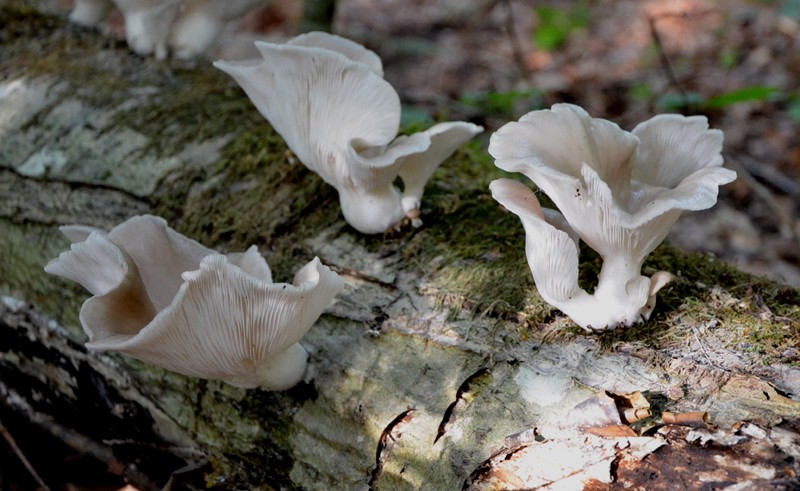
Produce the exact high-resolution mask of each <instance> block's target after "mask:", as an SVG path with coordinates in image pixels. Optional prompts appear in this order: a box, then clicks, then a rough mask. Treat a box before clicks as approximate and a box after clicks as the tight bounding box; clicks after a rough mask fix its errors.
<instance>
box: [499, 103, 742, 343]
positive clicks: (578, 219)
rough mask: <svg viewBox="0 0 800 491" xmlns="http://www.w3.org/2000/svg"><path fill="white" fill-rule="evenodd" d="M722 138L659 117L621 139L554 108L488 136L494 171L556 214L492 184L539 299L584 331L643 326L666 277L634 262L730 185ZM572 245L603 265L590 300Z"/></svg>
mask: <svg viewBox="0 0 800 491" xmlns="http://www.w3.org/2000/svg"><path fill="white" fill-rule="evenodd" d="M721 151H722V132H721V131H719V130H714V129H709V127H708V121H707V120H706V118H705V117H703V116H692V117H684V116H679V115H674V114H672V115H659V116H655V117H653V118H651V119H650V120H648V121H645V122H644V123H641V124H639V125H638V126H636V128H634V129H633V131H632V132H630V133H629V132H626V131H623V130H622V129H620V128H619V126H617V125H616V124H614V123H612V122H610V121H606V120H604V119H594V118H591V117H590V116H589V114H588V113H586V111H584V110H583V109H582V108H580V107H578V106H574V105H570V104H556V105H554V106H553V107H552V108H551V109H545V110H540V111H533V112H530V113H528V114H526V115H525V116H523V117H522V118H521V119H520V120H519V121H518V122H511V123H508V124H506V125H505V126H503V127H501V128H500V129H499V130H497V132H495V133H494V134H493V135H492V137H491V140H490V143H489V153H490V154H491V155H492V156H493V157H494V158H495V159H496V161H495V164H496V165H497V166H498V167H499V168H501V169H503V170H506V171H509V172H521V173H522V174H524V175H525V176H527V177H528V178H529V179H530V180H532V181H533V182H534V183H536V185H537V186H538V187H539V189H541V190H542V191H543V192H544V193H545V194H547V196H548V197H549V198H550V199H551V200H552V201H553V203H555V205H556V206H557V207H558V209H559V211H560V213H559V212H557V211H555V210H544V209H542V207H541V206H540V205H539V202H538V200H537V199H536V196H535V195H534V193H533V192H532V191H531V190H530V189H528V187H527V186H525V185H523V184H521V183H519V182H516V181H512V180H509V179H499V180H495V181H493V182H492V183H491V186H490V188H491V191H492V196H493V197H494V198H495V200H497V201H498V202H499V203H500V204H502V205H503V206H504V207H506V208H507V209H508V210H509V211H511V212H513V213H515V214H517V215H519V217H520V219H521V220H522V224H523V227H524V229H525V236H526V255H527V258H528V264H529V266H530V268H531V272H532V273H533V277H534V281H535V282H536V287H537V289H538V290H539V293H540V294H541V296H542V298H543V299H544V300H545V301H546V302H548V303H550V304H551V305H553V306H555V307H557V308H559V309H560V310H562V311H563V312H564V313H566V314H567V315H568V316H569V317H570V318H572V320H573V321H575V322H576V323H577V324H578V325H580V326H581V327H583V328H584V329H586V330H590V331H591V330H595V331H596V330H605V329H613V328H615V327H617V326H630V325H632V324H634V323H637V322H641V321H644V320H646V319H648V318H649V317H650V314H651V313H652V311H653V308H654V307H655V302H656V298H655V297H656V293H657V292H658V290H659V289H661V288H662V287H663V286H664V285H665V284H667V283H668V282H669V281H670V279H671V275H670V274H669V273H668V272H665V271H660V272H658V273H655V274H654V275H653V276H652V277H650V278H648V277H646V276H643V275H642V274H641V268H642V263H643V262H644V260H645V258H646V257H647V255H648V254H650V252H652V251H653V250H654V249H655V248H656V246H658V245H659V244H660V243H661V241H662V240H664V238H665V237H666V235H667V233H668V232H669V230H670V228H671V227H672V225H673V224H674V223H675V221H676V220H677V219H678V217H679V216H680V214H681V212H682V211H684V210H703V209H706V208H710V207H711V206H713V205H714V203H715V202H716V200H717V193H718V188H719V186H720V185H723V184H727V183H729V182H731V181H733V180H734V179H735V178H736V173H735V172H733V171H731V170H728V169H724V168H723V167H722V155H721ZM579 239H580V240H582V241H583V242H585V243H586V244H587V245H588V246H589V247H591V248H592V249H594V250H595V251H597V252H598V253H599V254H600V256H601V257H602V259H603V265H602V268H601V270H600V273H599V277H598V284H597V287H596V288H595V290H594V292H593V293H592V294H589V293H588V292H586V290H584V289H583V288H581V287H580V286H579V285H578V244H579V242H578V241H579Z"/></svg>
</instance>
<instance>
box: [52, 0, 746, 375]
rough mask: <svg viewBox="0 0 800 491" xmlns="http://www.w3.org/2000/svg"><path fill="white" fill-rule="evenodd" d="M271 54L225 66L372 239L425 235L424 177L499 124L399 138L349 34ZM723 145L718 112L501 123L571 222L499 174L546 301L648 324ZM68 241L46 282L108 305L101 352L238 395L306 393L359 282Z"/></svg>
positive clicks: (513, 159)
mask: <svg viewBox="0 0 800 491" xmlns="http://www.w3.org/2000/svg"><path fill="white" fill-rule="evenodd" d="M115 2H116V3H117V4H118V5H121V4H123V3H125V2H123V1H121V0H115ZM98 3H99V2H96V1H92V2H88V1H84V2H79V3H78V5H79V6H80V5H81V4H85V5H88V4H92V5H97V4H98ZM139 3H141V2H139ZM153 3H158V2H153ZM198 3H202V2H198ZM209 3H212V2H209ZM220 3H221V2H220ZM76 12H77V10H76ZM73 15H75V14H73ZM126 19H127V18H126ZM256 47H257V48H258V51H259V52H260V54H261V59H257V60H252V61H245V62H226V61H217V62H215V63H214V65H215V66H216V67H217V68H219V69H221V70H223V71H225V72H226V73H228V74H230V75H231V76H232V77H233V78H234V79H235V80H236V82H238V83H239V85H241V87H242V88H243V89H244V91H245V93H246V94H247V95H248V96H249V97H250V99H251V100H252V102H253V103H254V104H255V106H256V107H257V108H258V110H259V112H260V113H261V114H262V115H263V116H264V117H265V118H266V119H267V120H268V121H269V123H270V124H271V125H272V126H273V127H274V129H275V130H276V131H277V132H278V133H279V134H280V135H281V136H282V137H283V138H284V140H285V141H286V143H287V145H288V146H289V148H290V149H291V151H292V152H294V154H295V155H296V156H297V158H298V159H299V160H300V161H301V162H302V163H303V164H304V165H305V166H306V167H308V168H309V169H311V170H313V171H314V172H316V173H318V174H319V175H320V177H322V179H323V180H325V182H327V183H328V184H330V185H331V186H333V187H334V188H336V190H337V192H338V194H339V200H340V204H341V209H342V214H343V215H344V218H345V220H346V221H347V223H349V224H350V225H351V226H352V227H353V228H355V229H356V230H358V231H359V232H362V233H365V234H378V233H383V232H385V231H387V230H389V229H391V228H393V227H395V226H396V225H397V224H398V222H400V221H402V220H403V219H406V218H410V219H411V221H412V224H413V225H414V226H421V221H420V220H419V208H420V201H421V199H422V195H423V190H424V187H425V184H426V182H427V181H428V179H429V178H430V177H431V175H432V174H433V172H434V171H435V170H436V168H437V167H438V166H439V165H440V164H441V163H442V161H444V160H445V159H446V158H447V157H449V156H450V155H451V154H452V152H454V151H455V149H456V148H458V147H459V146H460V145H461V144H463V143H464V142H466V141H467V140H469V139H470V138H472V137H473V136H475V135H476V134H478V133H480V132H481V131H483V128H481V127H480V126H476V125H474V124H471V123H466V122H447V123H440V124H437V125H434V126H433V127H431V128H430V129H428V130H426V131H423V132H419V133H416V134H412V135H410V136H400V137H398V136H397V133H398V130H399V125H400V100H399V97H398V95H397V93H396V92H395V91H394V89H393V88H392V87H391V85H389V84H388V83H387V82H386V81H385V80H384V79H383V77H382V74H383V69H382V64H381V60H380V58H379V57H378V56H377V55H376V54H375V53H373V52H372V51H370V50H368V49H366V48H364V47H363V46H361V45H359V44H357V43H355V42H353V41H350V40H347V39H345V38H342V37H339V36H335V35H331V34H325V33H320V32H314V33H308V34H303V35H301V36H298V37H296V38H294V39H292V40H290V41H289V42H287V43H285V44H270V43H265V42H257V43H256ZM331 121H335V122H336V124H330V122H331ZM721 150H722V133H721V132H720V131H719V130H713V129H709V128H708V123H707V120H706V118H705V117H702V116H693V117H683V116H678V115H659V116H656V117H654V118H652V119H650V120H648V121H646V122H644V123H641V124H640V125H638V126H637V127H636V128H635V129H634V130H633V131H632V132H626V131H623V130H622V129H620V128H619V126H617V125H616V124H614V123H612V122H609V121H606V120H603V119H596V118H591V117H590V116H589V115H588V114H587V113H586V112H585V111H584V110H583V109H581V108H580V107H577V106H574V105H569V104H556V105H554V106H553V107H552V108H551V109H546V110H539V111H532V112H530V113H528V114H526V115H525V116H523V117H522V118H521V119H520V120H519V121H518V122H511V123H508V124H506V125H505V126H503V127H501V128H500V129H499V130H497V132H495V133H494V134H493V135H492V136H491V140H490V144H489V153H490V154H491V155H492V156H493V157H494V158H495V159H496V165H497V166H498V167H499V168H501V169H503V170H506V171H509V172H519V173H522V174H524V175H525V176H527V177H528V178H529V179H530V180H532V181H533V182H534V183H535V184H536V185H537V186H538V188H539V189H540V190H541V191H543V192H544V193H545V194H547V195H548V196H549V197H550V199H551V200H552V201H553V203H555V205H556V206H557V207H558V209H559V210H560V211H556V210H549V209H543V208H542V207H541V206H540V204H539V202H538V200H537V199H536V196H535V195H534V193H533V191H531V189H529V188H528V186H526V185H524V184H522V183H521V182H519V181H517V180H511V179H498V180H495V181H493V182H492V183H491V185H490V189H491V192H492V196H493V197H494V198H495V200H497V201H498V202H499V203H500V204H502V205H503V206H504V207H505V208H506V209H508V210H509V211H511V212H513V213H515V214H517V215H518V216H519V217H520V219H521V220H522V225H523V227H524V229H525V234H526V255H527V258H528V263H529V266H530V268H531V271H532V273H533V277H534V280H535V282H536V286H537V288H538V290H539V293H540V294H541V296H542V298H543V299H544V300H546V301H547V302H548V303H550V304H551V305H553V306H555V307H557V308H559V309H560V310H562V311H563V312H564V313H566V314H567V315H568V316H569V317H570V318H571V319H572V320H573V321H575V322H576V323H577V324H578V325H580V326H581V327H583V328H584V329H586V330H587V331H601V330H607V329H614V328H615V327H618V326H631V325H633V324H634V323H638V322H642V321H644V320H646V319H648V318H649V317H650V314H651V313H652V311H653V308H654V307H655V301H656V300H655V298H656V293H657V292H658V290H659V289H661V288H662V287H663V286H664V285H665V284H667V283H668V282H669V281H670V279H671V275H670V274H669V273H668V272H665V271H660V272H658V273H655V274H654V275H653V276H652V277H650V278H648V277H646V276H643V275H642V274H641V267H642V263H643V261H644V259H645V258H646V256H647V255H648V254H649V253H650V252H652V251H653V250H654V249H655V248H656V246H658V244H659V243H660V242H661V241H662V240H663V239H664V237H665V236H666V235H667V233H668V231H669V229H670V227H671V226H672V225H673V224H674V223H675V221H676V220H677V219H678V217H679V216H680V214H681V212H682V211H683V210H702V209H706V208H709V207H711V206H713V205H714V203H715V202H716V199H717V193H718V188H719V186H720V185H722V184H726V183H729V182H731V181H733V180H734V179H735V177H736V174H735V173H734V172H733V171H730V170H728V169H724V168H723V167H722V157H721ZM398 177H399V178H400V179H401V180H402V182H403V189H402V191H401V190H399V189H398V188H397V187H395V185H394V183H395V180H396V179H397V178H398ZM61 230H62V232H63V233H64V234H65V235H66V236H67V238H69V239H70V241H71V242H72V246H71V248H70V250H68V251H66V252H63V253H62V254H61V255H60V256H59V257H58V258H57V259H55V260H53V261H51V262H50V263H49V264H48V265H47V266H46V267H45V270H46V271H47V272H48V273H51V274H54V275H58V276H61V277H63V278H66V279H70V280H73V281H76V282H78V283H80V284H81V285H83V286H84V287H85V288H86V289H87V290H88V291H89V292H90V293H91V294H92V295H93V296H92V297H91V298H89V299H88V300H87V301H86V302H85V303H84V304H83V306H82V308H81V312H80V321H81V325H82V326H83V329H84V331H85V332H86V334H87V335H88V337H89V342H88V343H87V347H88V348H90V349H94V350H113V351H120V352H123V353H125V354H127V355H130V356H132V357H134V358H137V359H139V360H142V361H145V362H150V363H154V364H157V365H160V366H162V367H163V368H166V369H168V370H172V371H175V372H178V373H181V374H184V375H189V376H194V377H201V378H207V379H219V380H223V381H225V382H228V383H230V384H233V385H236V386H239V387H245V388H255V387H259V388H262V389H266V390H283V389H287V388H289V387H292V386H293V385H295V384H297V383H298V382H299V381H301V380H303V378H304V376H305V372H306V364H307V358H308V354H307V352H306V350H305V349H304V348H303V347H302V346H301V345H300V344H299V341H300V339H301V338H302V336H303V335H304V334H305V333H306V332H307V331H308V329H310V328H311V326H312V324H313V323H314V322H315V321H316V320H317V318H318V317H319V316H320V315H321V314H322V312H323V311H324V310H325V309H326V307H327V306H328V305H329V304H330V303H331V301H332V300H333V298H334V297H335V296H336V294H337V292H338V291H339V290H340V289H341V288H342V287H343V281H342V279H341V278H340V277H339V276H338V275H337V274H336V273H335V272H333V271H331V270H330V268H328V267H327V266H325V265H323V264H322V263H321V262H320V261H319V259H318V258H314V259H313V260H312V261H311V262H309V263H308V264H306V265H305V266H303V267H302V268H301V269H300V270H299V271H298V272H297V274H296V275H295V278H294V281H293V283H292V284H286V283H274V282H273V281H272V275H271V273H270V269H269V266H268V265H267V263H266V261H265V260H264V258H263V257H262V256H261V254H260V253H259V252H258V250H257V248H256V247H255V246H252V247H250V248H249V249H248V250H247V251H246V252H244V253H236V254H228V255H222V254H219V253H217V252H215V251H213V250H211V249H208V248H206V247H204V246H203V245H201V244H199V243H197V242H195V241H193V240H191V239H189V238H187V237H185V236H183V235H181V234H179V233H177V232H175V231H174V230H172V229H171V228H169V227H168V226H167V224H166V222H165V221H164V220H163V219H161V218H158V217H154V216H149V215H146V216H136V217H133V218H130V219H128V220H127V221H125V222H123V223H122V224H120V225H118V226H116V227H114V228H113V229H112V230H111V231H108V232H106V231H104V230H98V229H94V228H91V227H86V226H80V225H73V226H65V227H62V228H61ZM579 240H582V241H583V242H585V243H586V244H587V245H588V246H589V247H591V248H592V249H594V250H596V251H597V252H598V253H599V254H600V255H601V256H602V258H603V266H602V269H601V271H600V274H599V278H598V280H599V282H598V285H597V287H596V289H595V290H594V292H593V293H592V294H589V293H587V292H586V291H585V290H583V289H582V288H581V287H580V286H579V285H578V250H579V248H578V245H579ZM155 251H158V252H155Z"/></svg>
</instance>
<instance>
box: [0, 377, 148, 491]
mask: <svg viewBox="0 0 800 491" xmlns="http://www.w3.org/2000/svg"><path fill="white" fill-rule="evenodd" d="M0 400H2V401H3V402H4V403H5V404H6V405H7V406H8V407H10V408H11V409H13V410H14V411H16V412H18V413H20V414H21V415H23V416H25V417H26V418H27V419H28V421H30V422H31V423H32V424H34V425H36V426H38V427H39V428H41V429H43V430H45V431H47V432H49V433H50V434H51V435H53V437H55V438H56V439H58V440H59V441H61V442H63V443H64V444H66V445H67V446H69V447H71V448H73V449H74V450H77V451H79V452H82V453H86V454H88V455H91V456H92V457H93V458H95V459H97V460H99V461H100V462H103V463H105V464H106V465H108V469H109V471H110V472H112V473H114V474H116V475H118V476H122V477H124V478H125V479H126V480H127V481H129V482H132V483H134V484H136V486H137V487H138V488H140V489H148V490H154V491H155V490H160V489H161V487H160V486H157V485H156V484H155V483H154V482H153V481H152V480H151V479H150V478H149V477H148V476H146V475H145V474H143V473H142V472H140V471H139V470H138V469H137V468H136V467H135V466H133V465H128V464H126V463H124V462H121V461H120V460H118V459H117V458H116V457H115V456H114V452H113V450H111V448H109V447H107V446H105V445H103V444H101V443H98V442H96V441H94V440H92V439H91V438H89V437H87V436H86V435H84V434H82V433H79V432H77V431H75V430H73V429H70V428H67V427H65V426H63V425H61V424H59V423H57V422H56V421H55V420H54V419H53V418H52V417H51V416H50V415H47V414H43V413H40V412H38V411H36V410H35V409H34V408H32V407H31V406H30V404H28V401H26V400H25V399H24V398H23V397H22V396H20V395H19V394H18V393H17V392H16V391H15V390H13V389H11V388H9V387H8V386H6V385H5V384H4V383H3V382H0Z"/></svg>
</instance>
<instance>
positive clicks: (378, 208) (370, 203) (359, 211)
mask: <svg viewBox="0 0 800 491" xmlns="http://www.w3.org/2000/svg"><path fill="white" fill-rule="evenodd" d="M339 201H340V202H341V205H342V215H344V219H345V220H346V221H347V223H349V224H350V225H351V226H352V227H353V228H355V229H356V230H358V231H359V232H361V233H364V234H380V233H383V232H385V231H387V230H389V229H390V228H392V227H393V226H394V225H396V224H397V223H399V222H400V220H402V219H403V217H404V216H405V212H404V211H403V207H402V205H401V203H400V191H398V189H397V188H396V187H394V186H393V185H392V184H386V185H383V186H377V187H374V188H371V189H352V190H351V189H348V188H346V187H344V186H340V187H339Z"/></svg>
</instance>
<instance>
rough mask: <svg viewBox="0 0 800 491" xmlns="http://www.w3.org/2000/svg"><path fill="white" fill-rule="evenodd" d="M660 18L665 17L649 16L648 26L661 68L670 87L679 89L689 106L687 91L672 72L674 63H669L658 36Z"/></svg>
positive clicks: (684, 101) (684, 102)
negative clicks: (657, 22) (657, 24)
mask: <svg viewBox="0 0 800 491" xmlns="http://www.w3.org/2000/svg"><path fill="white" fill-rule="evenodd" d="M659 17H663V15H660V16H651V15H648V16H647V24H648V25H649V26H650V36H651V37H652V38H653V43H654V44H655V47H656V52H657V53H658V59H659V60H660V61H661V66H662V68H663V69H664V72H665V73H666V75H667V79H668V80H669V83H670V85H672V86H674V87H675V88H676V89H678V92H680V94H681V97H682V98H683V104H684V105H688V104H689V96H688V95H687V94H686V90H684V88H683V85H681V83H680V82H679V81H678V78H677V77H676V76H675V72H674V71H673V70H672V63H670V61H669V57H668V56H667V52H666V50H665V49H664V44H663V43H662V42H661V36H660V35H659V34H658V29H657V28H656V20H658V18H659Z"/></svg>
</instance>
